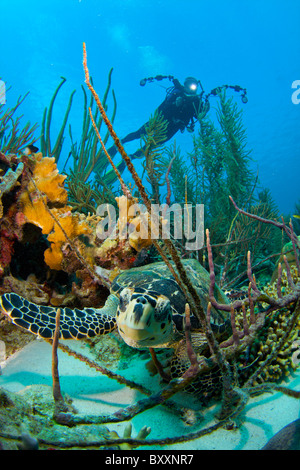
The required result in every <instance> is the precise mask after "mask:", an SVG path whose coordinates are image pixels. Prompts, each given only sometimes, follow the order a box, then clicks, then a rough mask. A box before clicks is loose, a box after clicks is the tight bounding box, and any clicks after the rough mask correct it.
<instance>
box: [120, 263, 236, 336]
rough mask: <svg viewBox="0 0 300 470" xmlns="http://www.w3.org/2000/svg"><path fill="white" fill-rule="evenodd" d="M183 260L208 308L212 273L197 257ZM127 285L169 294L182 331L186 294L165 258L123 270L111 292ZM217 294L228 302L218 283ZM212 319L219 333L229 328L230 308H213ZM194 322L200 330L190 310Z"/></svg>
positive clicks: (137, 290) (151, 293)
mask: <svg viewBox="0 0 300 470" xmlns="http://www.w3.org/2000/svg"><path fill="white" fill-rule="evenodd" d="M182 263H183V265H184V267H185V270H186V273H187V275H188V277H189V279H190V280H191V282H192V284H193V286H194V288H195V289H196V290H197V292H198V294H199V297H200V300H201V306H202V308H203V309H204V311H205V312H206V310H207V304H208V301H209V285H210V277H209V273H208V272H207V271H206V269H205V268H204V267H203V266H201V264H200V263H199V262H198V261H197V260H195V259H189V260H183V261H182ZM172 264H173V263H172ZM126 287H130V288H133V289H134V292H135V293H136V294H141V295H145V296H146V295H147V294H148V295H149V296H151V297H154V298H155V297H156V296H159V295H161V294H162V295H164V296H166V297H167V298H168V299H169V300H170V304H171V307H172V312H173V322H174V323H175V325H176V328H177V330H178V331H183V329H184V326H183V317H184V313H185V304H186V298H185V296H184V294H183V292H182V290H181V289H180V287H179V286H178V284H177V282H176V281H175V279H174V277H173V275H172V273H171V272H170V270H169V268H168V267H167V266H166V264H165V263H164V262H158V263H152V264H149V265H146V266H142V267H139V268H132V269H130V270H128V271H124V272H123V273H121V274H119V276H117V277H116V279H115V280H114V281H113V283H112V286H111V292H113V293H115V294H118V293H120V292H121V291H122V289H124V288H126ZM214 296H215V299H216V300H217V301H218V302H219V303H228V299H227V297H226V295H225V294H224V293H223V292H222V290H221V289H220V288H219V287H218V286H217V285H215V290H214ZM210 321H211V326H212V330H213V331H214V332H215V334H217V335H218V334H222V333H224V332H225V331H227V330H228V329H230V321H229V315H228V313H227V312H223V311H219V310H216V309H215V308H212V309H211V315H210ZM191 326H192V329H193V330H201V325H200V323H199V321H198V318H197V317H196V316H195V315H194V314H193V313H191Z"/></svg>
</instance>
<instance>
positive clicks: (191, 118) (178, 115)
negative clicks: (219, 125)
mask: <svg viewBox="0 0 300 470" xmlns="http://www.w3.org/2000/svg"><path fill="white" fill-rule="evenodd" d="M164 79H168V80H170V81H171V82H172V83H173V86H171V87H169V88H167V94H166V97H165V99H164V101H163V102H162V103H161V104H160V105H159V106H158V108H157V109H156V112H158V113H159V112H160V113H161V115H162V116H163V119H164V120H166V121H167V123H168V125H167V132H166V137H165V139H164V141H163V142H162V143H164V142H167V141H168V140H170V139H171V138H172V137H173V136H174V135H175V134H176V133H177V132H178V131H180V132H184V130H185V129H187V130H188V131H189V132H193V131H194V128H195V124H196V122H197V119H198V116H199V115H201V116H205V115H206V114H207V113H208V111H209V109H210V103H209V97H210V96H216V95H218V93H220V92H221V90H222V89H227V88H232V89H233V90H234V91H237V92H241V93H242V94H241V98H242V102H243V103H247V101H248V99H247V96H246V94H247V91H246V89H245V88H241V87H240V86H239V85H234V86H232V85H222V86H220V87H217V88H214V89H213V90H212V91H211V92H210V93H208V94H206V95H205V92H204V89H203V87H202V84H201V82H200V80H197V79H196V78H194V77H187V78H186V79H185V81H184V84H183V85H182V84H181V83H180V82H179V80H178V79H177V78H175V77H173V75H157V76H156V77H149V78H143V79H142V80H141V81H140V85H141V86H145V85H146V83H147V82H153V81H155V80H156V81H161V80H164ZM199 88H200V93H199ZM147 126H148V122H147V123H145V124H144V125H143V126H142V127H140V128H139V129H138V130H137V131H135V132H131V133H130V134H128V135H127V136H126V137H124V139H121V142H122V144H126V143H127V142H131V141H133V140H136V139H138V138H141V137H142V136H143V135H145V134H146V128H147ZM108 153H109V154H110V156H111V157H114V156H115V154H116V153H117V149H116V147H115V146H114V145H113V146H112V147H110V148H109V149H108ZM141 156H143V149H141V148H140V149H139V150H137V151H136V152H135V153H134V154H133V155H131V158H132V159H134V158H139V157H141ZM118 168H119V169H120V170H121V171H122V170H123V169H124V168H125V162H123V161H122V162H121V163H120V164H119V165H118Z"/></svg>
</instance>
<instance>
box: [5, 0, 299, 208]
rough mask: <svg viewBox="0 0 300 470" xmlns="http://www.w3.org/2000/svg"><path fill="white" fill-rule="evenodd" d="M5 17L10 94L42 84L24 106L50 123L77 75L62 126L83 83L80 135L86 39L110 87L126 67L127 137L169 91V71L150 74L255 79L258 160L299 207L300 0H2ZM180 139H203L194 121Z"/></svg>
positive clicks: (266, 182) (249, 125)
mask: <svg viewBox="0 0 300 470" xmlns="http://www.w3.org/2000/svg"><path fill="white" fill-rule="evenodd" d="M0 18H1V41H2V48H1V55H0V77H1V78H2V79H3V80H4V81H5V82H6V83H7V85H10V86H11V87H12V89H11V90H10V91H9V93H8V94H7V105H8V106H13V105H14V104H15V101H16V99H17V98H18V96H19V95H24V94H25V93H26V92H27V91H30V95H29V97H28V98H27V99H26V101H25V102H24V103H23V105H22V113H23V114H24V119H25V120H26V121H28V120H29V121H30V122H31V123H35V122H38V123H40V122H41V119H42V114H43V110H44V108H45V106H48V105H49V101H50V99H51V97H52V94H53V92H54V90H55V88H56V87H57V85H58V83H59V82H60V77H61V76H64V77H65V78H66V79H67V82H66V84H65V85H64V87H63V89H62V90H61V93H60V95H59V97H58V99H57V102H56V107H55V113H54V118H53V124H52V131H53V138H54V137H55V134H56V132H57V131H58V129H59V127H60V125H61V119H62V115H63V113H64V112H65V109H66V105H67V101H68V98H69V95H70V93H71V91H72V90H74V89H76V90H77V91H76V94H75V98H74V105H73V108H72V112H71V115H70V122H71V124H72V129H73V132H75V134H76V132H77V133H78V139H79V135H80V132H81V123H82V92H81V90H80V87H81V84H83V82H84V74H83V68H82V42H83V41H84V42H86V45H87V50H88V65H89V69H90V72H91V75H92V77H93V79H94V84H95V88H96V89H97V90H98V91H99V94H100V95H101V94H102V93H103V92H104V89H105V87H106V82H107V74H108V72H109V70H110V68H111V67H113V68H114V72H113V88H114V90H115V92H116V96H117V102H118V110H117V118H116V121H115V129H116V131H117V133H118V134H119V135H120V137H123V136H125V135H126V134H127V133H128V132H131V131H134V130H136V129H137V128H138V127H140V126H141V125H142V124H143V123H144V122H146V121H147V120H148V118H149V116H150V114H151V113H153V111H154V109H155V108H156V107H157V106H158V105H159V104H160V103H161V101H163V99H164V97H165V88H166V87H167V86H168V85H169V82H168V83H160V82H159V83H151V84H147V86H146V87H140V85H139V82H140V79H141V78H144V77H148V76H155V75H156V74H166V75H169V74H171V75H174V76H175V77H177V78H178V79H179V80H180V81H181V82H183V80H184V78H185V77H186V76H191V75H192V76H195V77H197V78H198V79H200V80H201V82H202V85H203V87H204V89H205V91H207V92H208V91H210V90H211V89H212V88H214V87H216V86H218V85H222V84H233V85H235V84H239V85H240V86H242V87H246V88H247V91H248V98H249V101H248V103H247V104H245V105H244V104H242V103H241V101H240V98H239V96H238V95H237V96H236V100H237V101H238V103H239V105H240V107H241V109H243V112H244V118H243V120H244V125H245V127H246V129H247V136H248V147H249V149H252V158H253V166H254V168H255V169H258V170H259V178H260V183H261V185H262V186H264V187H268V188H269V189H270V190H271V193H272V195H273V198H274V199H275V201H276V202H277V204H278V206H279V208H280V210H281V211H283V212H285V213H287V212H290V213H292V212H293V210H294V205H295V203H296V202H298V201H299V199H300V188H299V170H300V139H299V118H300V104H298V105H297V104H294V103H293V102H292V94H293V92H294V91H295V90H294V89H292V83H293V82H294V81H295V80H300V62H299V56H300V28H299V22H300V2H299V0H243V1H242V2H241V1H238V0H227V1H224V0H189V1H183V0H172V1H171V0H151V1H150V0H42V1H41V0H27V1H25V0H1V1H0ZM298 96H299V98H300V94H299V95H298ZM109 104H110V105H111V103H109ZM37 134H38V132H37ZM75 137H76V136H75ZM176 142H177V144H178V145H180V146H181V149H182V150H183V151H190V150H191V148H192V137H191V135H190V134H188V133H186V132H185V133H184V134H182V135H177V136H176ZM68 150H69V149H68V148H67V146H65V148H64V149H63V152H65V156H64V154H63V156H62V157H61V163H63V160H64V158H66V157H67V153H68Z"/></svg>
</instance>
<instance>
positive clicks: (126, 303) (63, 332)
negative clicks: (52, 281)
mask: <svg viewBox="0 0 300 470" xmlns="http://www.w3.org/2000/svg"><path fill="white" fill-rule="evenodd" d="M183 265H184V268H185V270H186V272H187V275H188V276H189V278H190V280H191V282H192V283H193V285H194V287H195V288H196V289H197V291H198V294H199V297H200V299H201V303H202V308H203V309H204V311H206V308H207V303H208V298H209V284H210V281H209V274H208V272H207V271H206V270H205V269H204V268H203V267H202V266H201V264H200V263H199V262H198V261H196V260H194V259H189V260H184V261H183ZM214 295H215V298H216V299H217V301H218V302H220V303H228V299H227V297H226V295H225V294H224V293H223V292H222V291H221V289H220V288H219V287H218V286H217V285H216V286H215V292H214ZM0 304H1V306H2V309H3V310H4V312H5V313H6V314H7V315H8V316H9V317H10V318H11V320H12V321H13V323H15V324H17V325H19V326H21V327H23V328H25V329H26V330H29V331H31V332H32V333H34V334H36V335H39V336H41V337H43V338H45V339H51V338H53V335H54V331H55V317H56V311H57V309H56V308H54V307H51V306H43V305H36V304H34V303H31V302H29V301H28V300H26V299H24V298H22V297H20V296H19V295H18V294H16V293H6V294H3V295H2V296H1V298H0ZM185 304H186V299H185V296H184V294H183V292H182V290H181V289H180V288H179V286H178V284H177V282H176V281H175V279H174V277H173V275H172V274H171V272H170V271H169V269H168V267H167V266H166V265H165V263H163V262H157V263H152V264H149V265H146V266H142V267H138V268H132V269H129V270H126V271H123V272H122V273H121V274H119V275H118V276H117V277H116V278H115V279H114V281H113V282H112V285H111V291H110V295H109V296H108V298H107V300H106V303H105V305H104V306H103V307H102V308H84V309H82V310H79V309H78V308H74V309H70V308H68V307H64V308H61V315H60V338H62V339H83V338H91V337H94V336H96V335H105V334H107V333H110V332H111V331H113V330H115V329H118V331H119V334H120V336H121V337H122V338H123V340H124V341H125V343H127V344H128V345H129V346H132V347H134V348H174V351H175V353H174V357H173V360H172V363H171V375H172V376H179V375H181V373H182V371H183V370H184V369H186V368H187V367H188V359H187V357H186V359H185V360H181V358H183V357H184V355H185V354H184V352H183V347H182V345H181V343H184V342H181V341H180V340H181V339H182V338H183V335H184V321H183V319H184V313H185ZM190 320H191V327H192V338H194V339H196V344H197V353H202V351H204V350H205V348H207V342H206V337H205V335H204V333H203V331H202V330H201V325H200V323H199V321H198V319H197V317H196V316H194V315H193V313H192V312H191V317H190ZM210 322H211V327H212V330H213V332H214V333H215V335H216V337H217V338H219V339H220V338H224V337H225V338H226V337H228V336H230V334H231V324H230V318H229V316H228V314H227V312H222V311H219V310H216V309H215V308H212V310H211V315H210ZM207 349H208V348H207Z"/></svg>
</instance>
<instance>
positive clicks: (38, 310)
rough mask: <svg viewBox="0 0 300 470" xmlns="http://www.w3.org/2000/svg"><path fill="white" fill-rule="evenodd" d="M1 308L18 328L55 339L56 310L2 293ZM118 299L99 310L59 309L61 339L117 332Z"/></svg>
mask: <svg viewBox="0 0 300 470" xmlns="http://www.w3.org/2000/svg"><path fill="white" fill-rule="evenodd" d="M0 305H1V307H2V309H3V311H4V313H5V314H7V315H8V316H9V317H10V318H11V319H12V321H13V323H15V324H16V325H19V326H21V327H22V328H25V329H26V330H28V331H31V332H32V333H34V334H36V335H38V336H41V337H42V338H45V339H51V338H53V335H54V331H55V317H56V312H57V308H54V307H48V306H44V305H36V304H34V303H31V302H29V301H28V300H26V299H24V298H23V297H20V296H19V295H18V294H15V293H8V294H3V295H2V296H1V297H0ZM117 307H118V297H116V296H115V295H113V294H111V295H110V296H109V297H108V298H107V300H106V303H105V305H104V306H103V307H102V308H100V309H93V308H84V309H83V310H79V309H77V308H75V309H73V310H72V309H70V308H68V307H64V308H60V310H61V315H60V338H62V339H82V338H92V337H93V336H96V335H105V334H107V333H110V332H111V331H112V330H114V329H115V328H116V326H117V324H116V310H117Z"/></svg>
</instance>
